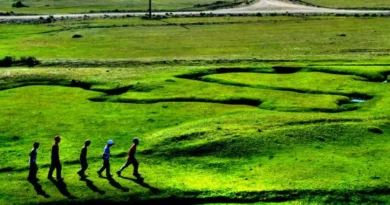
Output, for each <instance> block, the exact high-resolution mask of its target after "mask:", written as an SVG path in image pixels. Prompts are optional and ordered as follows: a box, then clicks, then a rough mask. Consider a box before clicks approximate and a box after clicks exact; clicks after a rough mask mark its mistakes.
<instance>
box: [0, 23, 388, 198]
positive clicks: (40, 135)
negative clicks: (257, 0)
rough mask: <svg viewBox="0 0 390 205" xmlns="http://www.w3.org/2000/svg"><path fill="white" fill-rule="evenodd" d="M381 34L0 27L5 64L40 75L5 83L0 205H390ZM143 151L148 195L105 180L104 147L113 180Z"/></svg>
mask: <svg viewBox="0 0 390 205" xmlns="http://www.w3.org/2000/svg"><path fill="white" fill-rule="evenodd" d="M387 20H388V19H387V18H381V17H377V18H371V17H370V18H355V17H330V16H328V17H213V18H195V17H193V18H168V19H164V20H160V21H157V20H142V19H139V18H119V19H95V20H93V19H89V20H88V19H87V20H71V21H59V22H55V23H52V24H35V25H32V24H0V30H1V31H2V32H1V33H0V56H15V57H17V58H19V57H22V56H34V57H36V58H37V59H39V60H41V64H40V65H39V66H36V67H3V68H0V107H1V109H0V142H1V143H0V148H1V149H0V155H1V156H2V159H3V160H1V161H0V182H1V183H0V189H1V190H2V191H1V192H0V204H4V205H8V204H17V205H25V204H53V203H55V204H85V203H100V204H129V203H134V204H162V203H167V204H236V203H239V204H283V205H284V204H359V205H360V204H389V203H390V195H389V194H388V193H389V189H390V187H389V183H390V178H389V176H390V175H389V170H388V167H389V166H388V165H389V163H390V160H389V157H388V156H389V154H390V143H389V137H390V108H389V106H388V105H389V103H390V96H389V92H390V89H389V88H390V87H389V86H390V84H389V83H388V81H389V80H390V77H389V74H390V67H389V64H388V62H389V53H388V52H389V51H388V49H387V47H388V44H389V41H388V39H389V38H387V37H388V35H389V34H388V33H389V32H388V27H387V26H386V25H387ZM318 25H321V26H318ZM74 34H80V35H82V36H83V37H82V38H78V39H74V38H72V36H73V35H74ZM342 34H345V35H342ZM55 135H61V136H62V137H63V138H62V141H61V143H60V158H61V161H62V164H63V176H64V177H65V180H64V183H63V184H59V183H57V182H51V181H50V180H48V179H47V172H48V170H49V166H50V153H51V146H52V144H53V137H54V136H55ZM134 137H139V138H140V139H141V142H140V145H139V147H138V148H137V155H136V156H137V159H138V161H139V162H140V168H139V169H140V173H141V174H142V175H143V176H144V178H145V180H144V182H143V183H141V182H139V181H137V180H136V179H135V178H134V177H133V176H132V169H133V168H132V166H130V167H128V168H127V169H126V170H124V171H123V172H122V175H123V177H119V176H116V175H115V176H114V178H113V180H107V179H106V178H99V177H98V175H97V173H96V171H97V170H98V169H99V168H100V166H101V165H102V160H101V154H102V152H103V148H104V146H105V143H106V142H107V140H109V139H113V140H114V141H115V142H116V145H114V146H113V147H112V149H111V154H112V157H111V159H110V162H111V172H112V173H113V174H115V171H116V170H117V169H119V168H120V167H121V166H122V165H123V163H124V162H125V161H126V155H127V151H128V149H129V147H130V146H131V144H132V139H133V138H134ZM86 139H90V140H91V141H92V144H91V146H90V147H89V150H88V162H89V168H88V170H87V172H86V173H87V175H89V177H88V180H86V181H82V180H80V179H79V176H78V175H77V173H76V172H77V171H78V170H79V169H80V165H79V161H78V159H79V154H80V150H81V147H82V145H83V142H84V141H85V140H86ZM34 141H39V142H40V143H41V146H40V147H39V149H38V158H37V159H38V160H37V164H38V167H39V170H38V178H39V179H40V180H39V181H38V182H37V183H30V182H28V181H27V175H28V169H29V164H28V154H29V152H30V150H31V148H32V143H33V142H34ZM104 175H105V174H104V173H103V176H104Z"/></svg>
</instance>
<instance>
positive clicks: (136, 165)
mask: <svg viewBox="0 0 390 205" xmlns="http://www.w3.org/2000/svg"><path fill="white" fill-rule="evenodd" d="M138 165H139V163H138V161H137V160H136V159H134V161H133V168H134V169H133V175H139V173H138Z"/></svg>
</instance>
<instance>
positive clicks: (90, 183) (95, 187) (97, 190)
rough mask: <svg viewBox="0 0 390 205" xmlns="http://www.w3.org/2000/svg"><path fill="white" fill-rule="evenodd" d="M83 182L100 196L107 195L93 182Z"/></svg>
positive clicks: (85, 179) (87, 180)
mask: <svg viewBox="0 0 390 205" xmlns="http://www.w3.org/2000/svg"><path fill="white" fill-rule="evenodd" d="M82 181H85V184H86V185H87V187H88V188H90V189H91V190H92V191H94V192H97V193H99V194H105V193H106V192H105V191H103V190H100V189H99V188H98V187H97V186H95V185H94V184H93V181H91V180H89V179H87V178H84V179H82Z"/></svg>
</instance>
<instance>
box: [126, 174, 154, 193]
mask: <svg viewBox="0 0 390 205" xmlns="http://www.w3.org/2000/svg"><path fill="white" fill-rule="evenodd" d="M119 177H120V178H122V179H127V180H130V181H133V182H135V183H137V184H139V185H140V186H142V187H145V188H148V189H149V190H150V191H151V192H152V193H153V194H158V193H160V190H159V189H158V188H156V187H152V186H150V185H149V184H147V183H145V182H144V180H143V179H142V180H140V179H138V178H137V179H134V178H130V177H124V176H119Z"/></svg>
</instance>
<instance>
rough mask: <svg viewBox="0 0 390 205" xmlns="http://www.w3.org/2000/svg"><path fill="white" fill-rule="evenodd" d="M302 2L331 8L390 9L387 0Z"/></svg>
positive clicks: (307, 0) (319, 0)
mask: <svg viewBox="0 0 390 205" xmlns="http://www.w3.org/2000/svg"><path fill="white" fill-rule="evenodd" d="M299 1H300V0H299ZM301 2H307V3H310V4H314V5H317V6H324V7H329V8H369V9H382V8H387V9H388V8H390V2H389V1H387V0H303V1H301Z"/></svg>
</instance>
